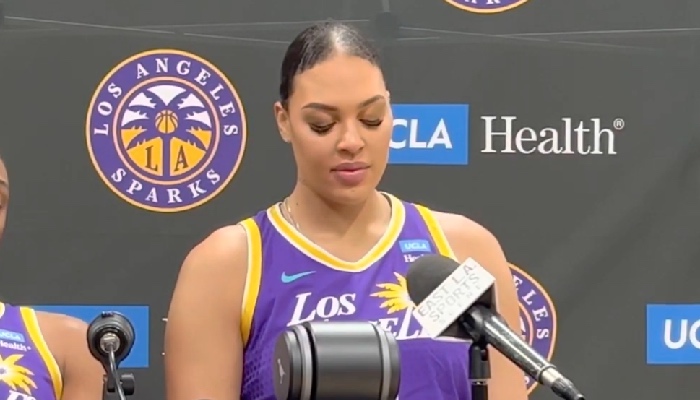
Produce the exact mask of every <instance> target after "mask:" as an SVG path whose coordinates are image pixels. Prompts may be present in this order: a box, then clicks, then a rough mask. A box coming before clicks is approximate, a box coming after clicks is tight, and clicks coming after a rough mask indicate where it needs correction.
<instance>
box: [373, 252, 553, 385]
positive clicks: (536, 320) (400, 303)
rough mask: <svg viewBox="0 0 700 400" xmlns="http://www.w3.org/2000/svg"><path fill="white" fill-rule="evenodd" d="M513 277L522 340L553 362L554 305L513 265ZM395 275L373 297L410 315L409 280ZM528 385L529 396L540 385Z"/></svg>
mask: <svg viewBox="0 0 700 400" xmlns="http://www.w3.org/2000/svg"><path fill="white" fill-rule="evenodd" d="M511 273H512V274H513V281H514V282H515V287H516V290H517V292H518V298H519V299H520V328H521V330H522V333H523V336H524V337H525V340H526V341H527V343H528V344H529V345H530V346H532V348H534V349H535V350H537V352H539V353H540V354H541V355H542V356H544V357H546V358H547V359H548V360H551V358H552V355H553V353H554V344H555V341H556V333H557V324H556V311H555V309H554V303H552V300H551V299H550V298H549V295H548V294H547V292H545V290H544V288H542V286H541V285H540V284H539V283H538V282H537V281H535V280H534V279H533V278H532V277H531V276H530V275H528V274H526V273H525V272H524V271H523V270H521V269H520V268H518V267H516V266H515V265H511ZM394 275H395V276H396V283H381V284H378V285H377V287H378V288H380V289H381V290H379V291H377V292H375V293H372V297H379V298H381V299H383V300H384V302H383V303H382V304H381V305H380V308H383V309H385V310H386V312H387V314H388V315H391V314H394V313H396V312H399V311H403V310H407V312H410V311H411V309H412V308H413V302H412V301H411V299H410V298H409V296H408V285H407V283H406V278H404V277H403V276H401V275H400V274H397V273H395V274H394ZM379 322H382V321H379ZM401 325H404V324H401ZM416 336H417V335H416ZM525 383H526V385H527V389H528V393H532V391H533V390H534V389H535V387H536V385H537V381H535V380H533V379H531V378H530V377H529V376H527V375H526V376H525Z"/></svg>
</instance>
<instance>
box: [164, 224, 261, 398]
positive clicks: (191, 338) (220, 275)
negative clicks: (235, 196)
mask: <svg viewBox="0 0 700 400" xmlns="http://www.w3.org/2000/svg"><path fill="white" fill-rule="evenodd" d="M247 258H248V249H247V238H246V234H245V231H244V229H243V228H242V227H241V226H238V225H236V226H229V227H225V228H222V229H220V230H218V231H216V232H214V233H213V234H211V235H210V236H209V237H208V238H206V239H205V240H204V241H203V242H202V243H200V244H199V245H197V247H195V248H194V249H193V250H192V251H191V252H190V254H189V255H188V256H187V258H186V259H185V261H184V263H183V264H182V268H181V269H180V274H179V276H178V280H177V284H176V287H175V291H174V293H173V297H172V300H171V302H170V311H169V313H168V322H167V325H166V329H165V381H166V394H167V395H166V398H167V400H193V399H220V400H239V399H240V392H241V375H242V369H243V340H242V338H241V330H240V320H241V304H242V299H243V290H244V286H245V279H246V276H245V275H246V269H247Z"/></svg>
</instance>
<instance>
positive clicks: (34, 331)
mask: <svg viewBox="0 0 700 400" xmlns="http://www.w3.org/2000/svg"><path fill="white" fill-rule="evenodd" d="M20 313H21V314H22V320H23V321H24V327H25V328H27V333H28V334H29V337H30V338H31V340H32V343H34V347H35V348H36V350H37V352H38V353H39V356H40V357H41V359H42V361H43V362H44V365H45V366H46V370H47V371H49V375H51V382H52V383H53V392H54V395H55V396H56V399H60V398H61V396H62V395H63V378H61V369H60V368H59V367H58V363H57V362H56V359H55V358H54V356H53V354H51V350H49V346H48V345H47V344H46V340H45V339H44V335H43V334H42V333H41V327H40V326H39V320H38V319H37V317H36V312H35V311H34V310H32V309H31V308H27V307H20Z"/></svg>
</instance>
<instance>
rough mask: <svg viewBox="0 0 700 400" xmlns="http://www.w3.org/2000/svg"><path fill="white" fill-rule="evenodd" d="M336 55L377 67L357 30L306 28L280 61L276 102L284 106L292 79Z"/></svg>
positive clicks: (335, 25)
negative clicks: (367, 62) (339, 54)
mask: <svg viewBox="0 0 700 400" xmlns="http://www.w3.org/2000/svg"><path fill="white" fill-rule="evenodd" d="M336 52H343V53H345V54H348V55H351V56H355V57H360V58H362V59H364V60H366V61H369V62H370V63H372V64H373V65H376V66H379V54H378V52H377V50H376V49H375V48H374V46H373V45H372V43H370V41H369V40H367V38H365V37H364V36H363V35H362V34H361V33H360V32H359V31H358V30H357V29H355V28H353V27H351V26H349V25H345V24H342V23H340V22H336V21H325V22H321V23H318V24H316V25H313V26H310V27H308V28H306V29H304V30H303V31H301V33H299V34H298V35H297V37H295V38H294V40H293V41H292V43H291V44H290V45H289V47H287V52H286V53H285V54H284V60H283V61H282V70H281V79H280V101H281V103H282V105H284V106H285V107H286V106H287V101H288V100H289V96H291V95H292V91H293V89H294V88H293V81H294V77H295V76H297V75H298V74H300V73H302V72H304V71H306V70H307V69H310V68H313V67H314V66H316V64H318V63H320V62H322V61H325V60H326V59H328V58H329V57H330V56H331V55H333V54H334V53H336Z"/></svg>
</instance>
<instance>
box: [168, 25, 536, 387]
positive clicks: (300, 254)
mask: <svg viewBox="0 0 700 400" xmlns="http://www.w3.org/2000/svg"><path fill="white" fill-rule="evenodd" d="M274 112H275V117H276V119H277V125H278V127H279V131H280V133H281V136H282V140H284V141H285V142H287V143H289V144H290V145H291V147H292V151H293V153H294V158H295V160H296V167H297V174H298V179H297V183H296V186H295V188H294V190H293V191H292V193H291V194H290V195H289V197H287V198H286V199H284V200H283V201H281V202H280V203H278V204H275V205H273V206H272V207H270V208H269V209H267V210H265V211H261V212H260V213H258V214H257V215H256V216H255V217H253V218H250V219H247V220H244V221H243V222H241V223H239V224H237V225H234V226H228V227H225V228H222V229H219V230H217V231H216V232H214V233H213V234H211V235H210V236H209V237H208V238H206V239H205V240H204V241H203V242H202V243H200V244H199V245H198V246H196V247H195V248H194V249H193V250H192V251H191V252H190V254H189V255H188V257H187V258H186V260H185V261H184V263H183V266H182V269H181V271H180V275H179V277H178V282H177V285H176V288H175V292H174V294H173V298H172V302H171V305H170V312H169V315H168V324H167V328H166V335H165V348H166V350H165V357H166V359H165V364H166V380H167V393H168V400H192V399H214V400H223V399H244V400H262V399H264V400H271V399H274V398H275V396H274V391H273V387H272V368H271V367H272V366H271V360H272V351H273V346H274V342H275V340H276V338H277V336H278V335H279V334H280V333H281V332H282V331H283V330H285V329H286V328H287V326H289V325H293V324H297V323H300V322H303V321H309V320H331V321H341V320H371V321H378V322H379V323H380V324H382V325H383V326H384V327H385V328H386V329H389V330H391V331H392V332H393V333H394V334H395V335H396V337H397V339H398V340H399V346H400V351H401V358H402V379H401V387H400V394H399V397H400V398H401V400H426V399H431V400H439V399H454V400H457V399H460V400H464V399H469V398H470V394H469V392H470V390H469V384H468V381H467V376H468V368H467V366H468V361H467V347H468V346H467V345H466V344H464V343H454V342H444V341H434V340H430V339H427V338H425V336H426V335H425V334H423V333H422V332H421V330H420V326H419V325H418V323H417V322H416V321H415V320H414V319H412V317H411V304H410V302H409V301H407V300H406V299H407V293H406V290H405V281H404V280H403V279H404V276H405V274H406V271H407V269H408V261H409V259H410V258H409V257H405V254H403V253H402V251H401V250H402V249H401V242H403V243H404V244H406V242H413V243H414V244H420V246H417V247H419V248H421V249H422V250H423V251H424V253H430V252H439V253H441V254H443V255H446V256H450V257H455V258H456V259H458V260H465V259H466V258H468V257H473V258H474V259H476V260H478V261H479V262H480V263H482V264H483V265H485V266H487V267H488V268H490V272H491V273H492V274H493V275H494V276H495V277H496V279H497V286H498V290H497V295H498V305H499V311H500V313H501V314H502V315H503V316H504V317H505V318H506V319H507V321H508V323H509V324H510V325H511V326H512V327H513V328H514V329H515V328H517V327H518V326H519V324H518V300H517V298H516V293H515V288H514V285H513V282H512V276H511V274H510V270H509V268H508V266H507V264H506V260H505V257H504V255H503V252H502V251H501V248H500V246H499V244H498V242H497V241H496V239H495V238H494V237H493V235H491V234H490V233H489V232H488V231H487V230H486V229H484V228H483V227H481V226H479V225H478V224H476V223H475V222H473V221H471V220H469V219H467V218H465V217H463V216H460V215H454V214H448V213H442V212H433V211H430V210H428V209H426V208H424V207H421V206H416V205H413V204H410V203H404V202H402V201H400V200H398V199H396V198H395V197H394V196H392V195H390V194H386V193H381V192H378V191H377V189H376V188H377V185H378V184H379V181H380V180H381V178H382V175H383V173H384V170H385V169H386V165H387V158H388V152H389V141H390V138H391V132H392V115H391V107H390V104H389V93H388V91H387V89H386V87H385V82H384V78H383V75H382V72H381V70H380V68H379V66H378V61H377V55H376V53H375V51H374V49H372V47H371V45H370V44H368V42H367V41H366V40H365V39H363V38H362V37H361V36H360V34H359V33H357V32H356V31H355V30H353V29H352V28H349V27H347V26H345V25H342V24H338V23H334V22H326V23H323V24H320V25H316V26H313V27H311V28H308V29H306V30H305V31H303V32H302V33H301V34H300V35H299V36H298V37H297V38H296V39H295V40H294V41H293V42H292V43H291V45H290V46H289V48H288V49H287V53H286V55H285V58H284V61H283V63H282V82H281V84H280V101H279V102H278V103H276V104H275V106H274ZM404 250H406V249H405V248H404ZM409 255H410V254H409ZM414 255H416V254H414ZM392 284H393V285H392ZM410 339H412V340H410ZM491 367H492V380H491V384H490V390H491V393H490V398H491V400H524V399H525V398H526V392H525V384H524V377H523V374H522V372H520V371H518V369H516V368H515V367H513V366H512V365H511V364H510V363H509V362H508V361H507V360H505V359H504V358H503V357H501V356H500V355H497V354H494V355H493V356H492V362H491Z"/></svg>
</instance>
